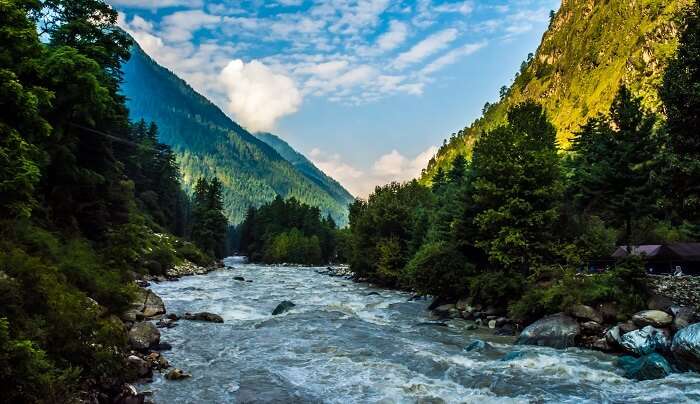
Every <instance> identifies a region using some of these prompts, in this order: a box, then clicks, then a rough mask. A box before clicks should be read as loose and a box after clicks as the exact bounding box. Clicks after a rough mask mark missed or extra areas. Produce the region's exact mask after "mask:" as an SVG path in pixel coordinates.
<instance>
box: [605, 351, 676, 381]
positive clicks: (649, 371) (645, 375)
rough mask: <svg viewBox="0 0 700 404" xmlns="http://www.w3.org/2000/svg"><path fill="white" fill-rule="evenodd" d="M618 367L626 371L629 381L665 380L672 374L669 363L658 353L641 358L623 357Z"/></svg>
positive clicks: (618, 362)
mask: <svg viewBox="0 0 700 404" xmlns="http://www.w3.org/2000/svg"><path fill="white" fill-rule="evenodd" d="M617 365H618V366H619V367H620V368H622V369H623V370H624V371H625V377H626V378H628V379H637V380H653V379H663V378H664V377H666V376H668V375H669V374H671V372H672V370H671V365H669V363H668V361H666V359H665V358H664V357H663V356H661V355H659V354H658V353H656V352H654V353H651V354H648V355H644V356H642V357H641V358H635V357H633V356H623V357H621V358H620V359H618V361H617Z"/></svg>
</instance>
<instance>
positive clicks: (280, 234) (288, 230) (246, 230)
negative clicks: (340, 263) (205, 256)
mask: <svg viewBox="0 0 700 404" xmlns="http://www.w3.org/2000/svg"><path fill="white" fill-rule="evenodd" d="M237 231H238V232H239V237H240V250H241V252H242V253H243V254H245V255H246V256H248V258H249V260H251V261H252V262H264V263H268V264H274V263H295V264H304V265H321V264H326V263H330V262H332V261H334V260H336V259H337V258H338V243H339V238H340V237H342V234H341V233H340V231H339V230H338V229H337V228H336V224H335V221H334V220H333V218H332V217H331V216H330V215H328V216H326V217H325V218H324V217H323V216H322V215H321V211H320V210H319V208H317V207H312V206H309V205H307V204H305V203H302V202H299V201H298V200H297V199H295V198H289V199H287V200H284V199H282V197H281V196H277V197H276V198H275V199H274V200H273V201H272V202H270V203H267V204H264V205H262V206H260V207H258V208H255V207H250V208H249V209H248V212H247V213H246V217H245V220H244V221H243V223H242V224H241V225H240V226H239V227H238V229H237Z"/></svg>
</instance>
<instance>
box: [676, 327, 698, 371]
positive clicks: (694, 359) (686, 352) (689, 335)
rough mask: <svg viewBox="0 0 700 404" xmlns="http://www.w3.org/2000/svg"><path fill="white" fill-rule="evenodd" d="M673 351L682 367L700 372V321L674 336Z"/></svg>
mask: <svg viewBox="0 0 700 404" xmlns="http://www.w3.org/2000/svg"><path fill="white" fill-rule="evenodd" d="M671 352H673V357H674V358H676V361H678V364H679V365H680V366H681V368H683V369H684V370H686V369H689V370H695V371H699V372H700V323H695V324H691V325H689V326H687V327H685V328H683V329H681V330H680V331H678V332H677V333H676V335H675V336H674V337H673V343H672V344H671Z"/></svg>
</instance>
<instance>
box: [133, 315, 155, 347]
mask: <svg viewBox="0 0 700 404" xmlns="http://www.w3.org/2000/svg"><path fill="white" fill-rule="evenodd" d="M159 342H160V331H158V328H156V326H155V325H153V323H150V322H148V321H143V322H140V323H136V324H134V325H133V326H132V327H131V329H130V330H129V344H130V345H131V347H132V348H134V350H136V351H146V350H148V348H150V347H152V346H155V345H158V343H159Z"/></svg>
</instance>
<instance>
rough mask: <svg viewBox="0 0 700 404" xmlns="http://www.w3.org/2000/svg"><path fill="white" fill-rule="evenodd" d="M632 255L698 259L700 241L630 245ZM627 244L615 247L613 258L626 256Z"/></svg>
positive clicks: (652, 257) (699, 255) (670, 258)
mask: <svg viewBox="0 0 700 404" xmlns="http://www.w3.org/2000/svg"><path fill="white" fill-rule="evenodd" d="M631 253H632V255H642V256H644V257H646V258H647V259H669V260H686V261H700V243H671V244H643V245H636V246H632V247H631ZM628 254H629V252H628V246H626V245H623V246H619V247H617V250H615V252H614V253H613V254H612V257H613V258H622V257H626V256H627V255H628Z"/></svg>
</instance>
